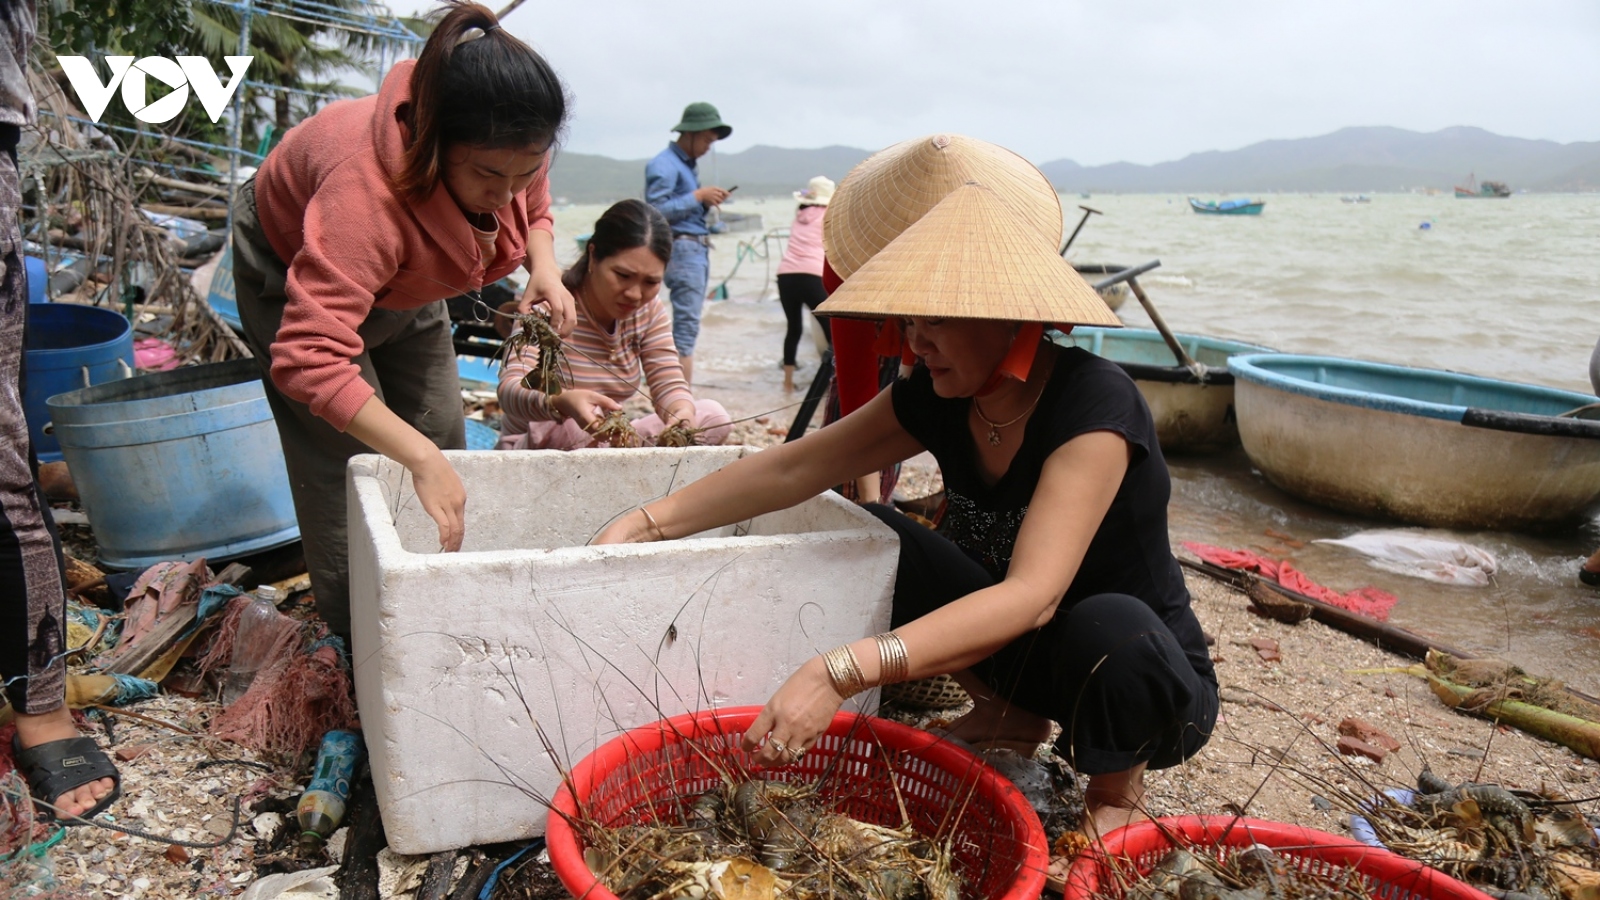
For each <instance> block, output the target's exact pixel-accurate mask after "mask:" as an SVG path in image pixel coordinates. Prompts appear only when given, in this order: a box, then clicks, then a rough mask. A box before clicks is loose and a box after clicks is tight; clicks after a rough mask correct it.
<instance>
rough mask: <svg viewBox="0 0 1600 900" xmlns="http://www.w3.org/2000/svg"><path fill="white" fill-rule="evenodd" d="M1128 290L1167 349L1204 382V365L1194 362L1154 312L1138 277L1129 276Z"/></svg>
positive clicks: (1159, 315) (1164, 321)
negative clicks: (1164, 342)
mask: <svg viewBox="0 0 1600 900" xmlns="http://www.w3.org/2000/svg"><path fill="white" fill-rule="evenodd" d="M1128 290H1130V291H1133V295H1134V296H1135V297H1138V298H1139V305H1140V306H1143V307H1144V311H1145V313H1146V314H1147V315H1149V316H1150V321H1151V322H1152V323H1153V324H1154V325H1155V326H1156V330H1157V331H1159V332H1161V339H1162V340H1164V341H1166V342H1167V349H1169V350H1171V351H1172V354H1173V355H1174V356H1176V357H1178V362H1179V363H1181V364H1182V365H1183V367H1184V368H1185V369H1188V370H1189V371H1190V372H1192V373H1193V374H1194V377H1195V378H1196V379H1197V380H1199V381H1201V382H1204V381H1205V380H1206V367H1205V366H1202V365H1200V364H1199V363H1197V362H1195V361H1194V359H1193V358H1192V357H1190V356H1189V354H1188V352H1187V351H1185V350H1184V349H1183V345H1182V344H1180V343H1178V339H1177V338H1176V337H1174V336H1173V334H1172V329H1170V328H1168V327H1167V321H1166V320H1165V319H1163V318H1161V313H1158V312H1156V306H1155V304H1154V303H1151V302H1150V298H1149V297H1146V296H1145V295H1144V288H1142V287H1139V279H1137V278H1129V279H1128Z"/></svg>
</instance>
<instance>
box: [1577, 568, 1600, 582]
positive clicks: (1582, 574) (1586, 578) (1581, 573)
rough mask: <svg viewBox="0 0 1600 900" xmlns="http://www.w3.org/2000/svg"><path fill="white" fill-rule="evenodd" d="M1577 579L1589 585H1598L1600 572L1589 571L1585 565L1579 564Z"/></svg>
mask: <svg viewBox="0 0 1600 900" xmlns="http://www.w3.org/2000/svg"><path fill="white" fill-rule="evenodd" d="M1578 580H1579V581H1581V582H1583V583H1584V584H1587V585H1588V586H1589V587H1600V572H1591V571H1589V569H1588V567H1587V566H1579V567H1578Z"/></svg>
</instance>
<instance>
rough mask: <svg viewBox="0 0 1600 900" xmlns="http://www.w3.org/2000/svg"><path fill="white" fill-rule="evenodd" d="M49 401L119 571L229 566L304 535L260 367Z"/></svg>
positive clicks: (138, 382)
mask: <svg viewBox="0 0 1600 900" xmlns="http://www.w3.org/2000/svg"><path fill="white" fill-rule="evenodd" d="M49 405H50V415H51V417H52V418H53V419H54V421H55V433H56V438H57V439H58V440H60V442H61V451H62V453H63V454H64V455H65V457H66V460H67V465H68V467H69V468H71V470H72V478H73V482H74V483H75V484H76V485H77V488H78V494H79V496H80V497H81V498H82V500H83V507H84V511H85V512H86V513H87V514H88V516H89V527H90V528H91V529H93V530H94V536H95V541H96V542H97V543H98V544H99V545H100V559H101V561H102V562H104V563H105V564H106V565H107V566H110V567H112V568H121V569H133V568H139V567H142V566H148V565H151V564H153V563H157V562H161V561H163V560H177V559H183V560H191V559H196V558H199V557H205V558H206V559H208V560H219V559H229V558H231V557H235V556H243V555H245V554H249V553H255V552H257V551H261V550H267V549H270V548H272V547H278V546H281V545H283V544H287V543H290V542H292V541H294V540H297V539H298V538H299V537H300V527H299V524H298V522H297V521H296V519H295V515H294V500H293V498H292V497H291V496H290V494H289V476H288V473H287V472H286V471H285V469H284V464H283V448H282V445H281V444H279V442H278V429H277V426H276V425H275V424H274V423H273V420H272V411H271V410H270V409H269V408H268V406H267V395H266V392H265V391H264V390H263V389H262V386H261V370H260V369H259V368H258V367H257V365H256V363H255V361H254V360H250V359H236V360H233V361H231V362H225V363H213V364H210V365H203V366H186V367H183V368H178V369H173V370H171V371H170V372H160V373H157V374H154V375H145V376H141V377H138V378H130V379H127V380H125V381H116V382H112V383H110V384H103V385H100V386H98V387H92V388H86V389H83V390H78V391H72V392H70V393H66V394H60V395H58V396H55V397H51V398H50V404H49Z"/></svg>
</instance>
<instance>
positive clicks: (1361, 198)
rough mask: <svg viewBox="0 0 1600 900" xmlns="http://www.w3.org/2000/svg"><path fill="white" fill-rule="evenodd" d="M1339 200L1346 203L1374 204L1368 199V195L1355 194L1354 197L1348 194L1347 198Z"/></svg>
mask: <svg viewBox="0 0 1600 900" xmlns="http://www.w3.org/2000/svg"><path fill="white" fill-rule="evenodd" d="M1339 200H1340V201H1342V202H1344V203H1371V202H1372V198H1371V197H1368V196H1367V195H1366V194H1354V195H1351V194H1346V195H1345V196H1343V197H1340V198H1339Z"/></svg>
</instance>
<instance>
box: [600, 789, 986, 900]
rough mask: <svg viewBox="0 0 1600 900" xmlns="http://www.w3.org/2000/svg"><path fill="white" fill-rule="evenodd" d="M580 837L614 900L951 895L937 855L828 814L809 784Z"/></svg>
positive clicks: (904, 838) (694, 804) (726, 792)
mask: <svg viewBox="0 0 1600 900" xmlns="http://www.w3.org/2000/svg"><path fill="white" fill-rule="evenodd" d="M586 831H587V832H588V837H589V840H588V842H587V843H588V846H587V848H586V849H585V851H584V857H585V859H586V861H587V862H588V864H589V867H590V868H591V869H593V870H594V872H595V873H596V874H597V875H598V877H599V878H600V880H601V881H602V882H603V883H604V884H606V885H607V886H609V887H610V889H611V890H612V892H613V893H615V894H616V895H617V896H618V897H621V898H622V900H643V898H667V897H685V898H722V900H733V898H739V900H746V898H748V900H774V898H777V897H783V898H785V900H789V898H794V900H813V898H816V900H820V898H824V897H862V898H866V897H873V898H897V900H916V898H929V900H958V898H959V897H960V882H959V879H958V877H957V876H956V875H955V873H954V872H953V871H952V870H951V868H950V857H949V854H948V852H947V850H946V848H944V847H942V846H940V845H939V844H938V843H936V842H935V841H933V840H930V839H929V838H927V837H925V836H922V835H920V834H918V833H916V831H915V829H913V828H912V827H911V826H909V825H906V826H903V827H901V828H889V827H887V826H883V825H873V824H870V823H868V822H863V821H860V820H858V819H854V818H851V817H850V816H848V815H844V814H842V813H840V812H837V811H835V810H832V809H830V808H828V807H827V806H826V805H824V804H823V803H822V802H820V801H819V799H818V791H817V788H816V786H815V785H811V784H789V783H782V782H769V781H759V780H747V781H742V782H739V783H736V784H735V783H725V784H723V785H722V786H720V787H717V788H714V789H712V790H710V791H707V792H706V793H704V794H701V795H699V796H698V797H695V798H693V800H692V801H691V802H689V803H688V804H687V807H686V808H684V809H683V815H682V820H681V821H676V822H665V821H664V822H661V823H659V824H653V825H628V826H623V827H620V828H605V827H598V826H591V827H589V828H587V829H586Z"/></svg>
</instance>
